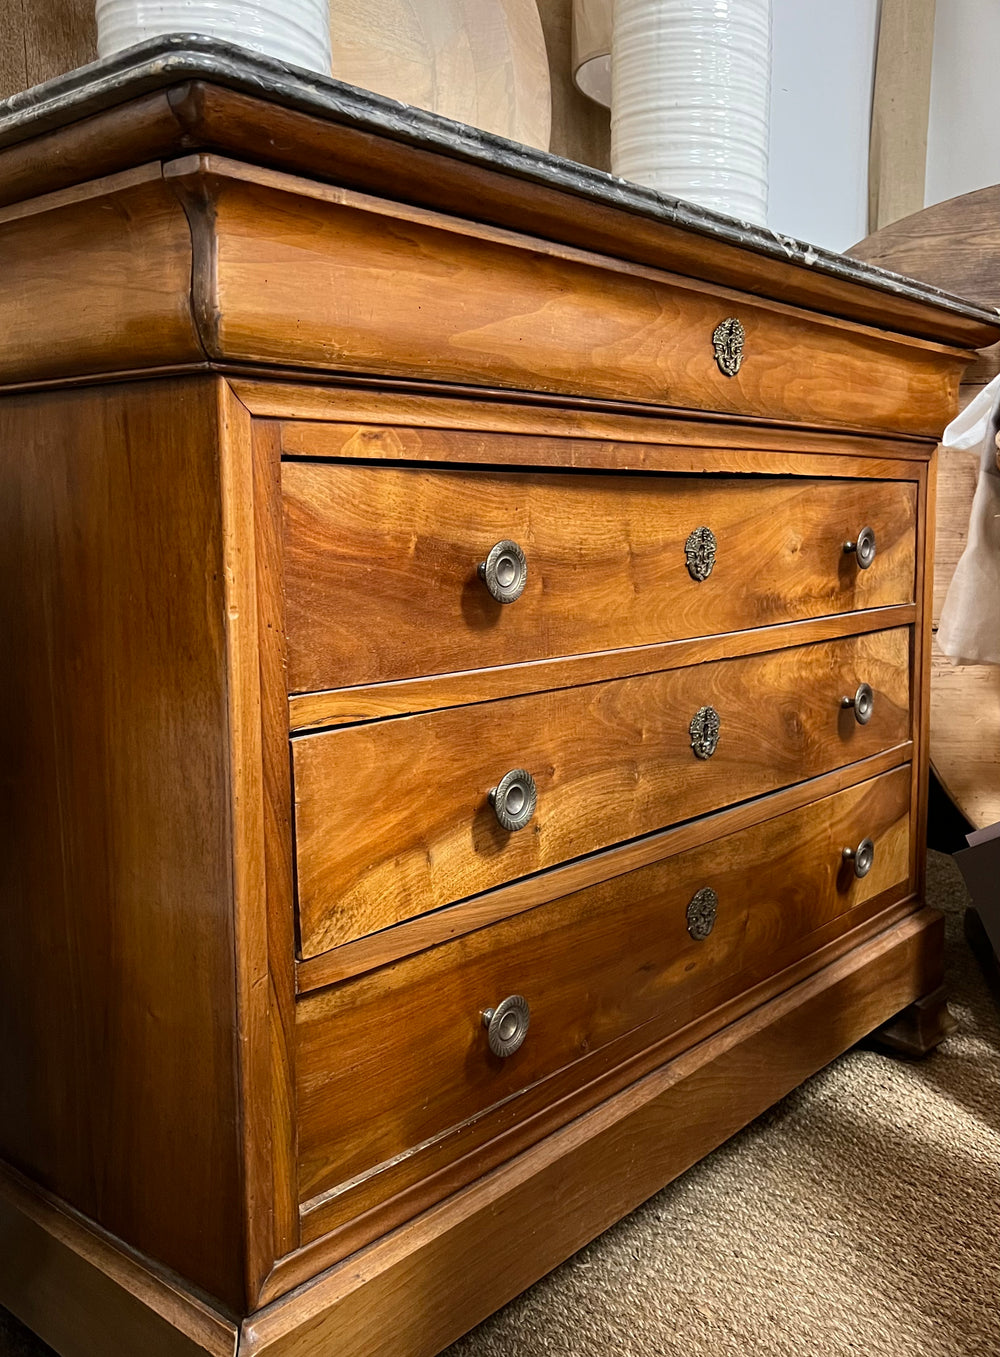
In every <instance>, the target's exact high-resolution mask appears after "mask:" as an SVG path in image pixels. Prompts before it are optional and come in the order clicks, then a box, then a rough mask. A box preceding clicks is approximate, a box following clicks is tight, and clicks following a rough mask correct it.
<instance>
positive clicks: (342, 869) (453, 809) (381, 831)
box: [293, 628, 910, 956]
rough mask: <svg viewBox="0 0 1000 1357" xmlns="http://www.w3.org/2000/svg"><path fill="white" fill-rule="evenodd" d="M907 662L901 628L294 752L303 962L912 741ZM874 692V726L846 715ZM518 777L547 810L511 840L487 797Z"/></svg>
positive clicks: (355, 734) (303, 742)
mask: <svg viewBox="0 0 1000 1357" xmlns="http://www.w3.org/2000/svg"><path fill="white" fill-rule="evenodd" d="M909 648H910V634H909V629H908V628H897V629H894V630H892V631H886V632H872V633H869V634H865V635H861V636H852V637H849V638H846V639H842V640H837V641H826V642H822V643H820V644H818V645H810V646H799V647H795V648H793V649H789V650H783V651H774V652H771V653H769V654H765V655H753V656H749V657H746V658H740V659H732V660H723V661H719V662H717V663H713V664H704V665H696V666H693V667H691V668H688V669H676V670H670V671H666V672H661V673H654V674H645V675H639V676H634V677H632V678H627V679H621V680H616V681H612V682H607V683H595V684H591V685H588V686H585V687H579V688H570V689H566V690H562V691H558V692H547V693H539V694H533V695H530V696H526V697H516V698H508V699H504V700H503V701H499V702H490V703H481V704H474V705H471V706H467V707H461V708H455V709H451V710H446V711H439V712H431V713H429V714H426V715H420V716H411V717H402V718H399V719H397V720H391V721H383V722H376V723H372V724H367V725H360V726H353V727H348V728H346V729H342V730H333V731H327V732H325V733H322V734H317V735H309V736H305V737H300V738H298V739H296V740H294V741H293V771H294V784H295V802H296V854H297V866H298V901H299V928H300V939H301V947H302V952H303V955H305V956H310V955H316V954H317V953H319V952H323V951H326V950H328V949H329V948H331V947H335V946H337V945H338V944H340V943H343V942H347V941H349V940H350V939H352V938H355V937H359V936H362V935H363V934H366V933H371V932H374V931H376V930H377V929H380V928H386V927H389V926H391V925H392V924H394V923H398V922H399V921H400V920H402V919H406V918H411V917H413V916H415V915H417V914H423V913H425V912H426V911H428V910H431V909H435V908H438V907H440V906H441V905H446V904H449V903H450V902H452V901H455V900H458V899H461V898H463V897H465V896H469V895H473V894H476V893H478V892H480V891H484V890H487V889H489V888H491V887H494V886H497V885H500V884H502V883H503V882H507V881H511V880H513V879H515V878H517V877H521V876H525V875H527V874H529V873H531V872H536V871H540V870H542V869H544V868H546V867H551V866H553V865H555V864H556V863H559V862H563V861H566V860H567V859H569V858H574V857H578V856H580V855H581V854H585V853H590V852H593V851H594V850H595V849H598V848H604V847H607V846H608V845H611V844H614V843H619V842H623V841H625V840H627V839H631V838H634V837H636V836H637V835H640V834H645V833H648V832H650V831H652V830H655V829H659V828H662V827H664V826H667V825H670V824H673V823H675V822H676V821H679V820H684V819H689V818H690V817H692V816H696V815H703V814H705V813H707V812H709V811H712V810H716V809H718V808H720V807H722V806H725V805H731V804H733V803H734V802H737V801H742V800H745V799H747V798H749V797H752V796H759V795H761V794H762V793H765V792H769V791H773V790H775V789H776V788H778V787H782V786H786V785H788V784H790V783H793V782H798V781H801V780H802V779H804V778H808V777H813V776H815V775H817V774H819V773H824V772H827V771H829V770H830V769H833V768H836V767H839V766H841V765H844V764H847V763H851V762H853V761H855V760H857V759H861V758H865V757H867V756H868V755H871V754H875V753H878V752H879V751H880V750H883V749H887V748H891V747H893V746H895V745H897V744H900V743H902V742H903V741H905V740H906V739H908V738H909V731H910V713H909ZM862 683H867V684H868V685H870V687H871V688H872V689H873V690H874V710H873V713H872V715H871V719H870V720H869V721H868V723H867V724H864V725H862V724H859V723H858V722H857V721H856V720H855V717H854V713H853V711H851V710H845V709H844V708H843V707H842V705H841V702H842V699H843V698H844V697H845V696H846V697H850V696H853V695H854V694H855V693H856V692H857V690H858V687H859V685H861V684H862ZM709 707H710V708H712V709H714V711H715V712H716V713H717V715H718V720H719V732H718V740H717V746H716V748H715V752H714V753H712V754H711V755H710V756H709V757H701V756H699V754H698V753H696V752H695V749H694V747H693V741H692V734H691V724H692V720H693V718H695V717H696V714H697V713H699V711H701V709H703V708H709ZM706 719H707V720H708V721H709V722H710V721H711V716H710V714H706ZM701 752H702V753H703V754H704V753H705V752H706V750H705V749H704V748H702V751H701ZM520 769H526V770H527V771H528V772H529V773H530V774H531V776H532V778H533V779H534V782H535V784H536V788H537V805H536V808H535V811H534V815H533V816H532V818H531V820H530V822H529V823H528V824H527V826H526V827H524V828H522V829H520V830H519V831H515V832H510V831H509V830H507V829H505V828H503V827H502V826H501V824H500V822H499V820H498V817H497V814H496V813H495V811H494V809H493V807H492V805H491V803H490V799H489V793H490V791H491V789H493V788H495V787H497V786H498V785H499V783H500V780H501V779H502V778H503V777H504V775H505V774H506V773H508V772H509V771H513V770H520Z"/></svg>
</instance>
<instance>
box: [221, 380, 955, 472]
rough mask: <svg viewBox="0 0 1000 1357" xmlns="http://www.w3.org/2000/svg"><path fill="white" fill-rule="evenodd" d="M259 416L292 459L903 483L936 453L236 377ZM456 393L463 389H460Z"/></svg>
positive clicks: (534, 401) (927, 443) (857, 439)
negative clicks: (276, 425)
mask: <svg viewBox="0 0 1000 1357" xmlns="http://www.w3.org/2000/svg"><path fill="white" fill-rule="evenodd" d="M232 386H233V390H234V391H235V392H236V393H237V395H238V396H239V398H240V400H241V401H242V402H243V403H244V405H246V407H247V409H248V410H250V412H251V413H252V414H254V415H256V416H258V417H259V418H268V419H280V420H282V425H281V434H280V437H281V447H282V451H283V452H284V453H285V454H286V456H288V457H310V458H336V459H338V460H339V459H345V460H349V461H375V462H394V461H405V462H445V463H451V462H458V463H461V464H462V465H470V464H471V465H481V466H511V467H520V468H525V467H551V468H553V469H554V470H565V469H567V468H572V469H573V470H576V471H588V470H589V471H646V472H657V471H663V472H673V473H675V474H683V473H685V472H687V473H695V472H697V473H701V472H703V471H704V470H705V466H706V461H705V458H706V453H710V455H711V466H712V470H713V471H719V472H728V473H731V474H735V475H754V474H756V475H759V476H847V477H860V478H862V479H882V480H905V479H907V478H912V477H914V476H915V475H916V467H915V466H913V465H912V464H913V463H920V462H926V461H927V459H928V458H929V457H930V455H931V453H932V452H933V450H934V443H933V441H932V440H929V439H926V438H925V439H918V438H907V439H902V438H890V437H888V436H887V435H884V434H874V433H872V434H867V435H857V434H849V433H822V432H817V431H816V430H814V429H789V428H783V427H782V426H780V425H777V424H774V423H770V422H768V421H767V420H756V421H753V420H746V421H743V420H741V421H739V422H737V421H734V420H730V419H726V418H723V417H722V416H720V415H713V414H712V413H711V412H700V413H697V412H696V413H693V414H688V415H681V414H678V413H677V412H676V411H672V412H671V417H670V418H669V419H664V417H663V411H662V410H655V409H653V407H651V406H648V405H646V406H644V405H636V404H630V405H625V404H624V403H622V402H607V401H605V402H597V401H591V400H576V401H572V402H570V401H560V402H555V401H552V400H547V399H546V398H544V397H541V396H538V397H532V396H531V395H530V394H529V393H525V392H519V393H518V394H517V395H516V396H512V395H510V394H509V393H503V392H499V391H484V392H481V393H477V395H476V396H475V397H472V398H470V396H469V393H468V392H466V393H464V395H460V396H459V398H458V399H456V398H454V396H452V397H451V398H449V397H448V396H443V395H442V394H441V392H439V391H437V390H432V389H431V388H422V389H420V390H419V392H417V391H414V390H413V389H406V388H404V387H403V385H402V384H401V383H396V388H395V389H393V387H392V386H391V385H390V384H388V383H380V384H379V385H378V386H377V388H374V389H373V388H372V387H371V385H370V384H369V386H368V388H367V389H366V388H365V387H364V386H361V385H355V386H353V387H351V386H347V385H346V384H345V385H342V386H337V387H334V386H329V385H324V386H317V385H312V386H308V385H305V384H304V383H302V382H297V383H295V384H294V385H293V384H291V383H289V382H278V381H274V380H272V381H263V380H261V379H260V378H257V379H256V380H252V379H249V378H240V377H237V378H233V379H232ZM456 394H457V393H456Z"/></svg>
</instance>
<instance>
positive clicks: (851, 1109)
mask: <svg viewBox="0 0 1000 1357" xmlns="http://www.w3.org/2000/svg"><path fill="white" fill-rule="evenodd" d="M928 895H929V898H930V901H931V903H933V904H935V905H937V906H938V908H940V909H943V910H945V912H946V913H947V914H948V916H949V965H950V977H949V981H950V986H951V994H952V996H953V1000H952V1008H953V1011H954V1012H955V1013H956V1015H957V1016H958V1018H959V1019H960V1023H961V1026H960V1028H959V1031H958V1032H957V1033H956V1034H955V1035H954V1036H952V1037H950V1038H949V1039H948V1040H947V1042H946V1043H945V1044H944V1045H943V1046H942V1047H941V1049H940V1050H939V1051H938V1052H937V1053H936V1054H934V1055H933V1056H931V1057H929V1058H928V1059H927V1060H924V1061H920V1062H916V1063H908V1062H901V1061H898V1060H895V1059H892V1058H890V1057H887V1056H884V1055H881V1054H878V1053H876V1052H874V1051H869V1050H866V1049H863V1048H859V1049H856V1050H853V1051H850V1052H848V1053H847V1054H846V1055H845V1056H843V1057H841V1058H840V1059H839V1060H837V1061H835V1062H834V1064H833V1065H831V1066H829V1067H828V1068H827V1069H826V1070H824V1071H822V1072H821V1073H820V1074H818V1075H816V1076H815V1077H814V1078H813V1079H811V1080H809V1082H808V1083H806V1084H805V1085H803V1086H802V1087H801V1088H800V1089H798V1090H796V1092H794V1093H793V1094H791V1095H790V1096H789V1097H788V1098H786V1099H784V1101H783V1102H781V1103H779V1104H778V1106H777V1107H775V1108H773V1109H772V1110H771V1111H770V1112H768V1113H766V1114H765V1115H764V1116H763V1117H760V1118H759V1119H758V1120H757V1121H755V1122H753V1123H752V1124H751V1125H750V1126H749V1127H747V1129H746V1130H745V1131H743V1132H741V1133H740V1134H739V1135H737V1136H735V1137H734V1138H733V1139H732V1140H730V1141H729V1142H727V1143H726V1144H725V1145H723V1146H722V1147H720V1149H718V1150H716V1151H715V1153H714V1154H712V1155H710V1156H709V1157H708V1158H707V1159H705V1160H703V1161H702V1163H700V1164H699V1165H697V1166H696V1167H695V1168H694V1169H692V1170H690V1171H689V1172H688V1173H687V1174H685V1175H684V1176H683V1177H682V1178H681V1179H679V1180H678V1181H677V1182H676V1183H673V1184H672V1185H671V1186H670V1187H668V1188H666V1189H665V1190H664V1191H663V1192H661V1193H659V1194H658V1195H657V1196H655V1197H653V1198H652V1199H651V1200H650V1201H649V1202H647V1203H646V1204H645V1205H644V1206H642V1207H640V1209H639V1210H638V1211H636V1212H634V1213H633V1214H632V1215H631V1216H629V1217H628V1218H627V1219H626V1220H624V1221H622V1222H621V1223H620V1224H619V1225H617V1226H615V1227H614V1228H612V1229H611V1230H609V1231H608V1232H607V1233H606V1234H604V1235H602V1236H601V1237H600V1239H598V1240H596V1241H595V1242H594V1243H593V1244H591V1245H589V1246H588V1247H587V1248H585V1249H583V1250H581V1251H580V1252H579V1253H578V1254H576V1255H575V1256H574V1257H573V1258H571V1259H570V1260H569V1261H568V1262H567V1263H564V1264H563V1266H562V1267H560V1268H558V1269H556V1271H555V1272H553V1273H551V1274H550V1275H549V1276H548V1277H546V1278H545V1279H543V1280H542V1281H541V1282H539V1283H538V1284H537V1285H536V1286H534V1287H532V1289H531V1290H530V1291H528V1292H526V1293H525V1295H524V1296H522V1297H521V1298H520V1299H518V1300H516V1301H514V1302H513V1303H512V1304H510V1305H508V1306H507V1307H506V1308H505V1309H504V1310H502V1311H500V1312H499V1313H498V1314H497V1315H495V1316H494V1317H493V1318H492V1319H489V1320H487V1321H486V1322H485V1323H484V1324H482V1325H480V1327H479V1328H478V1329H475V1330H473V1332H472V1333H470V1334H467V1335H466V1336H465V1337H464V1338H463V1339H461V1340H460V1341H459V1342H458V1343H456V1344H455V1345H454V1346H453V1347H451V1348H450V1349H449V1350H448V1357H609V1355H613V1357H750V1355H752V1357H1000V1313H998V1299H997V1298H998V1295H1000V1006H998V1000H997V998H996V996H995V994H994V993H993V992H992V991H990V990H989V989H988V987H987V986H986V984H985V983H984V980H983V977H982V974H981V972H980V971H979V968H978V966H977V964H976V962H975V961H974V960H973V958H972V956H971V955H970V953H969V951H968V948H967V946H966V944H965V942H964V939H963V937H962V930H961V912H962V910H963V909H964V906H965V892H964V887H963V886H962V882H961V878H960V877H959V875H958V873H957V871H956V869H955V866H954V864H953V862H952V861H951V859H950V858H947V857H945V856H943V855H941V854H936V853H935V854H931V860H930V883H929V891H928ZM48 1352H49V1349H48V1348H46V1347H44V1346H42V1345H41V1344H39V1343H38V1342H37V1341H36V1340H34V1339H33V1338H32V1337H31V1335H30V1334H27V1333H26V1331H25V1330H23V1329H22V1328H21V1327H20V1326H19V1325H17V1324H16V1323H15V1322H14V1321H13V1320H12V1319H11V1318H10V1317H9V1316H6V1315H5V1314H4V1312H2V1311H0V1355H2V1357H43V1354H46V1353H48Z"/></svg>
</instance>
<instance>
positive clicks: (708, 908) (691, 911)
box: [687, 886, 719, 942]
mask: <svg viewBox="0 0 1000 1357" xmlns="http://www.w3.org/2000/svg"><path fill="white" fill-rule="evenodd" d="M718 908H719V897H718V896H717V895H716V893H715V891H713V890H712V887H711V886H703V887H702V888H701V890H700V891H696V892H695V894H694V895H693V896H692V898H691V902H690V904H689V905H688V907H687V930H688V932H689V933H690V934H691V936H692V938H694V940H695V941H696V942H704V940H705V938H707V937H708V935H709V933H711V931H712V929H713V928H714V927H715V915H716V912H717V911H718Z"/></svg>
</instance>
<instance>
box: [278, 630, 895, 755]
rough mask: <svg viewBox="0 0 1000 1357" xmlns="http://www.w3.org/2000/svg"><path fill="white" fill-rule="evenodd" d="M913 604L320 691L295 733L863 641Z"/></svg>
mask: <svg viewBox="0 0 1000 1357" xmlns="http://www.w3.org/2000/svg"><path fill="white" fill-rule="evenodd" d="M916 617H917V609H916V606H915V605H914V604H912V603H906V604H902V605H901V606H899V607H895V608H893V607H886V608H873V609H866V610H865V611H863V612H853V613H841V614H839V615H836V616H833V617H820V618H814V619H812V620H811V621H807V622H789V623H786V624H784V625H779V626H773V627H768V628H767V629H766V631H764V632H762V631H761V630H760V629H757V630H754V631H730V632H723V633H721V634H719V635H716V636H696V637H694V638H692V639H691V640H688V641H666V642H663V643H662V644H659V645H656V644H651V645H644V646H630V647H626V648H624V649H619V650H609V651H604V652H602V653H600V654H596V655H592V654H584V655H572V656H569V657H566V658H563V659H558V660H532V661H528V662H527V663H524V664H508V665H501V666H499V667H496V668H491V669H472V670H466V671H464V672H461V673H457V674H435V675H430V676H428V677H426V678H416V679H407V680H403V681H402V682H400V683H372V684H367V685H365V684H363V685H361V686H359V687H354V688H334V689H332V690H327V691H325V692H319V693H298V694H293V695H292V696H291V697H290V698H289V699H288V720H289V728H290V730H291V731H293V732H295V733H297V732H300V731H301V732H305V731H308V730H310V729H313V730H315V729H318V728H330V727H333V726H345V725H354V724H355V723H356V722H358V721H376V720H381V719H382V718H383V717H386V716H406V715H410V714H413V713H415V712H420V711H434V710H436V709H438V708H441V707H464V706H468V705H469V704H470V703H473V702H492V701H495V700H496V699H497V698H499V697H516V696H518V695H519V694H523V693H541V692H545V691H547V690H551V689H555V688H574V687H577V686H579V685H580V684H583V683H603V682H604V681H605V680H607V679H618V678H628V677H629V676H630V675H632V674H652V673H655V672H657V671H658V670H661V669H675V668H679V667H680V666H681V665H685V664H704V663H706V662H707V661H710V660H724V659H730V658H732V657H733V656H736V655H750V654H755V653H757V652H759V651H760V650H761V649H762V648H766V649H768V650H778V649H781V648H783V647H785V646H795V645H808V644H809V643H810V642H811V641H828V640H832V639H833V638H835V637H838V636H855V635H857V634H858V633H860V632H863V631H873V630H875V629H876V628H885V629H888V628H890V627H906V626H910V625H911V624H912V623H913V622H914V621H916Z"/></svg>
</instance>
